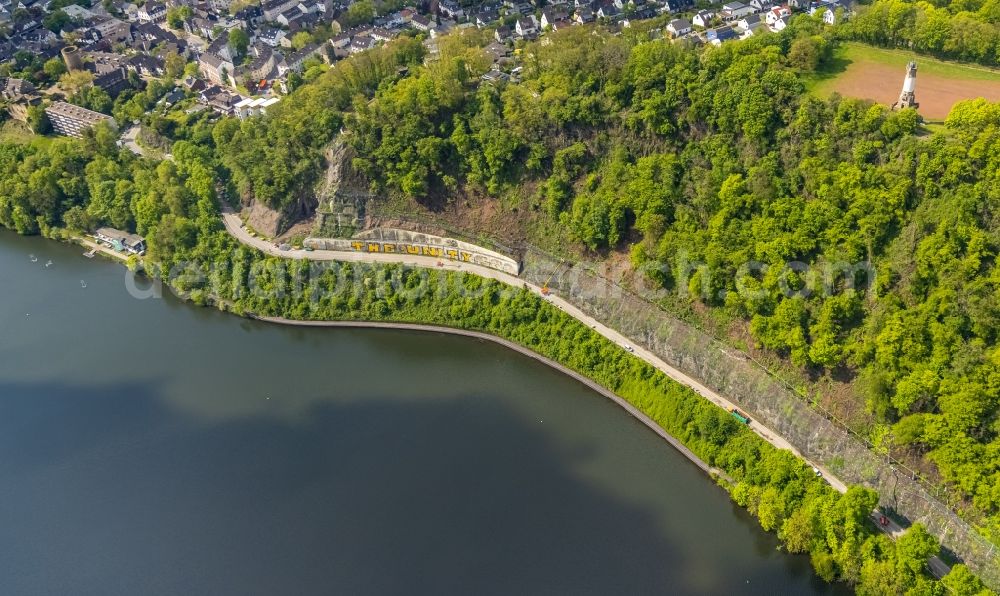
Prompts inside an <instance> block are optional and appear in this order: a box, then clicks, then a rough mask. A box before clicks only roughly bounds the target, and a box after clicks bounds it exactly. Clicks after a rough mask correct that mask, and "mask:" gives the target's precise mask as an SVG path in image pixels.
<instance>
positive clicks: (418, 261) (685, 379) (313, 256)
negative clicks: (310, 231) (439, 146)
mask: <svg viewBox="0 0 1000 596" xmlns="http://www.w3.org/2000/svg"><path fill="white" fill-rule="evenodd" d="M222 217H223V222H224V223H225V226H226V230H228V231H229V233H230V234H231V235H232V236H234V237H235V238H236V239H237V240H239V241H240V242H242V243H243V244H246V245H249V246H253V247H254V248H257V249H259V250H261V251H262V252H264V253H267V254H269V255H272V256H276V257H282V258H287V259H308V260H314V261H349V262H355V263H357V262H369V263H370V262H375V263H401V264H404V265H412V266H416V267H426V268H431V269H446V270H452V271H462V272H465V273H472V274H475V275H478V276H480V277H486V278H489V279H495V280H497V281H500V282H503V283H505V284H508V285H511V286H514V287H518V288H520V287H527V288H528V289H530V290H531V291H533V292H535V293H537V294H539V295H542V290H541V288H539V287H538V286H536V285H534V284H530V283H527V282H525V281H524V280H523V279H521V278H519V277H516V276H513V275H510V274H508V273H504V272H502V271H497V270H495V269H490V268H488V267H483V266H481V265H475V264H472V263H463V262H458V261H450V260H447V259H445V260H442V259H437V258H435V257H424V256H418V255H406V254H386V253H367V252H352V251H335V250H314V251H306V250H281V249H279V248H278V247H277V246H275V245H274V243H272V242H269V241H267V240H264V239H262V238H257V237H254V236H251V235H250V232H249V231H248V230H247V229H246V228H245V227H244V226H243V222H242V220H240V218H239V216H238V215H237V214H235V213H233V212H232V211H231V210H230V211H227V212H225V213H223V215H222ZM543 298H544V299H546V300H548V301H549V302H551V303H552V304H553V305H554V306H555V307H557V308H559V309H560V310H563V311H565V312H566V313H567V314H569V315H570V316H572V317H573V318H575V319H577V320H579V321H581V322H582V323H584V324H585V325H588V326H589V327H590V328H592V329H593V330H595V331H597V332H598V333H600V334H601V335H603V336H604V337H606V338H608V339H609V340H611V341H613V342H615V343H616V344H618V345H620V346H622V347H625V348H626V349H627V350H629V351H630V352H632V353H633V354H634V355H635V356H637V357H638V358H641V359H642V360H645V361H646V362H647V363H649V364H650V365H652V366H654V367H656V368H657V369H658V370H660V371H662V372H663V373H664V374H666V375H667V376H669V377H670V378H671V379H673V380H675V381H677V382H678V383H681V384H682V385H686V386H688V387H690V388H691V389H693V390H694V391H695V392H697V393H698V394H699V395H701V396H702V397H704V398H706V399H708V400H709V401H711V402H712V403H714V404H716V405H717V406H719V407H721V408H724V409H725V410H726V411H730V410H732V409H733V408H736V407H737V406H736V404H734V403H733V402H731V401H729V400H728V399H726V398H724V397H722V396H721V395H719V394H718V393H716V392H715V391H713V390H711V389H709V388H708V387H706V386H705V385H703V384H702V383H701V382H699V381H698V380H696V379H694V378H692V377H690V376H688V375H686V374H684V373H683V372H681V371H679V370H677V369H676V368H674V367H672V366H670V365H669V364H667V363H666V362H664V361H663V360H662V359H660V358H659V357H658V356H656V355H655V354H653V353H652V352H650V351H649V350H647V349H645V348H643V347H642V346H636V345H632V342H631V341H629V339H628V338H627V337H625V336H624V335H622V334H621V333H619V332H618V331H615V330H614V329H612V328H610V327H608V326H606V325H604V324H603V323H601V322H600V321H598V320H597V319H595V318H593V317H591V316H590V315H588V314H586V313H584V312H583V311H581V310H580V309H579V308H577V307H576V306H573V305H572V304H570V303H569V302H567V301H566V300H564V299H562V298H560V297H559V296H556V295H553V294H549V295H548V296H543ZM750 428H751V429H752V430H753V431H754V432H755V433H757V434H758V435H760V436H761V437H762V438H763V439H764V440H765V441H767V442H768V443H771V444H772V445H774V446H775V447H778V448H779V449H787V450H789V451H791V452H792V453H794V454H795V455H797V456H798V457H800V458H802V459H803V460H805V461H806V462H808V463H810V464H811V465H813V466H815V467H816V469H818V470H820V471H821V473H822V474H823V477H824V478H826V480H827V481H828V482H829V483H830V485H831V486H833V487H834V488H835V489H837V490H839V491H840V492H846V491H847V485H846V484H845V483H844V482H842V481H841V480H840V479H838V478H836V477H835V476H834V475H833V474H830V473H829V471H827V470H825V469H824V468H823V467H821V466H819V465H817V464H816V463H813V462H809V460H808V459H806V458H805V457H804V456H803V455H802V454H801V453H800V452H799V451H798V450H797V449H796V448H795V447H794V446H793V445H792V444H791V443H789V442H788V441H787V440H785V438H784V437H782V436H780V435H779V434H778V433H776V432H774V431H772V430H771V429H769V428H767V427H765V426H763V425H762V424H760V423H759V422H756V421H754V422H752V423H751V424H750Z"/></svg>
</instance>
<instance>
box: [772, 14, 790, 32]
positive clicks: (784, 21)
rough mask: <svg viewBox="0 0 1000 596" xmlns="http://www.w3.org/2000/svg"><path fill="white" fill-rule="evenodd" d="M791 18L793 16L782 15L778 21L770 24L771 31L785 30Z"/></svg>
mask: <svg viewBox="0 0 1000 596" xmlns="http://www.w3.org/2000/svg"><path fill="white" fill-rule="evenodd" d="M789 18H791V17H781V18H780V19H778V20H777V21H775V22H773V23H771V25H770V28H771V31H774V32H778V31H784V30H785V27H787V26H788V19H789Z"/></svg>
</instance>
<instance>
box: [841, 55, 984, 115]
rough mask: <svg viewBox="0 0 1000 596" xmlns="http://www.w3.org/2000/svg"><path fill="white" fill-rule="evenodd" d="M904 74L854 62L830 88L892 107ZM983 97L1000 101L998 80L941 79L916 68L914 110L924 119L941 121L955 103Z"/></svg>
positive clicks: (901, 71)
mask: <svg viewBox="0 0 1000 596" xmlns="http://www.w3.org/2000/svg"><path fill="white" fill-rule="evenodd" d="M903 75H904V71H903V70H902V69H900V68H898V67H895V66H890V65H887V64H877V63H874V62H854V63H852V64H851V65H850V66H848V67H847V70H846V71H844V73H843V74H841V75H840V76H838V77H837V79H836V81H835V82H834V83H833V84H832V85H831V86H830V90H831V91H836V92H837V93H840V94H841V95H843V96H845V97H860V98H863V99H873V100H875V101H877V102H879V103H884V104H886V105H890V106H891V105H892V104H893V103H894V102H895V101H897V100H898V99H899V91H900V89H901V88H902V87H903ZM977 97H985V98H986V99H988V100H990V101H1000V81H985V80H971V79H969V80H965V79H954V78H945V77H942V76H940V75H934V74H926V73H921V72H920V70H919V65H918V67H917V101H918V102H919V103H920V107H919V108H917V111H918V112H920V115H922V116H923V117H924V118H926V119H928V120H944V119H945V118H946V117H947V116H948V112H949V111H951V107H952V106H953V105H955V103H956V102H959V101H962V100H963V99H975V98H977Z"/></svg>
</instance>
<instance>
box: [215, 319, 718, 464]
mask: <svg viewBox="0 0 1000 596" xmlns="http://www.w3.org/2000/svg"><path fill="white" fill-rule="evenodd" d="M234 314H235V313H234ZM247 318H248V319H250V320H254V321H261V322H263V323H270V324H273V325H286V326H290V327H317V328H354V329H393V330H398V331H415V332H418V333H441V334H444V335H455V336H460V337H468V338H473V339H479V340H483V341H488V342H491V343H494V344H497V345H499V346H501V347H504V348H507V349H509V350H512V351H514V352H517V353H518V354H521V355H523V356H527V357H528V358H531V359H533V360H536V361H538V362H540V363H542V364H544V365H546V366H548V367H549V368H552V369H554V370H555V371H556V372H559V373H562V374H564V375H566V376H568V377H569V378H571V379H573V380H575V381H577V382H579V383H580V384H582V385H584V386H586V387H587V388H588V389H591V390H593V391H595V392H597V393H598V394H600V395H602V396H604V397H605V398H607V399H609V400H611V401H612V402H613V403H615V404H617V405H618V406H619V407H621V408H622V409H623V410H625V411H626V412H627V413H628V414H630V415H631V416H632V418H634V419H635V420H637V421H638V422H639V423H641V424H642V425H644V426H645V427H647V428H648V429H649V430H651V431H653V432H654V433H656V434H657V436H659V437H660V438H661V439H663V440H664V441H666V442H667V443H668V444H669V445H671V446H672V447H673V448H674V449H676V450H677V451H678V452H679V453H680V454H681V455H683V456H684V457H685V458H687V459H688V460H689V461H690V462H691V463H693V464H694V465H696V466H698V468H700V469H701V470H702V471H703V472H705V473H706V474H707V475H708V476H709V478H712V479H716V478H722V479H724V480H726V481H727V482H730V483H731V482H732V481H733V479H732V478H730V477H729V476H728V475H726V474H725V473H724V472H723V471H722V470H719V469H717V468H714V467H712V466H709V465H708V464H707V463H706V462H705V461H704V460H702V459H701V458H700V457H698V456H697V455H695V454H694V452H692V451H691V450H690V449H688V448H687V447H686V446H685V445H684V444H683V443H681V442H680V441H679V440H678V439H677V438H676V437H674V436H673V435H671V434H670V433H668V432H667V431H665V430H664V429H663V428H662V427H661V426H660V425H658V424H657V423H656V422H654V421H653V419H652V418H650V417H649V416H647V415H646V414H645V413H643V412H642V410H640V409H639V408H637V407H635V406H634V405H632V404H631V403H629V402H628V400H626V399H625V398H623V397H621V396H620V395H618V394H617V393H615V392H613V391H611V390H610V389H608V388H606V387H604V386H603V385H601V384H600V383H598V382H596V381H594V380H593V379H590V378H589V377H587V376H585V375H582V374H580V373H578V372H576V371H575V370H573V369H571V368H569V367H567V366H565V365H563V364H560V363H559V362H556V361H555V360H552V359H551V358H548V357H546V356H543V355H541V354H539V353H538V352H535V351H534V350H531V349H530V348H527V347H525V346H522V345H521V344H518V343H515V342H512V341H510V340H508V339H504V338H502V337H499V336H496V335H493V334H491V333H486V332H484V331H472V330H469V329H460V328H458V327H447V326H444V325H428V324H423V323H391V322H385V321H306V320H299V319H286V318H283V317H263V316H249V317H247Z"/></svg>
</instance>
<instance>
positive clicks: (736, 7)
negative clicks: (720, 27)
mask: <svg viewBox="0 0 1000 596" xmlns="http://www.w3.org/2000/svg"><path fill="white" fill-rule="evenodd" d="M751 13H753V8H751V7H750V6H747V5H746V4H743V3H742V2H727V3H725V4H723V5H722V10H720V11H719V14H720V15H722V18H723V19H726V20H727V21H733V20H736V19H738V18H740V17H744V16H746V15H748V14H751Z"/></svg>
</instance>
